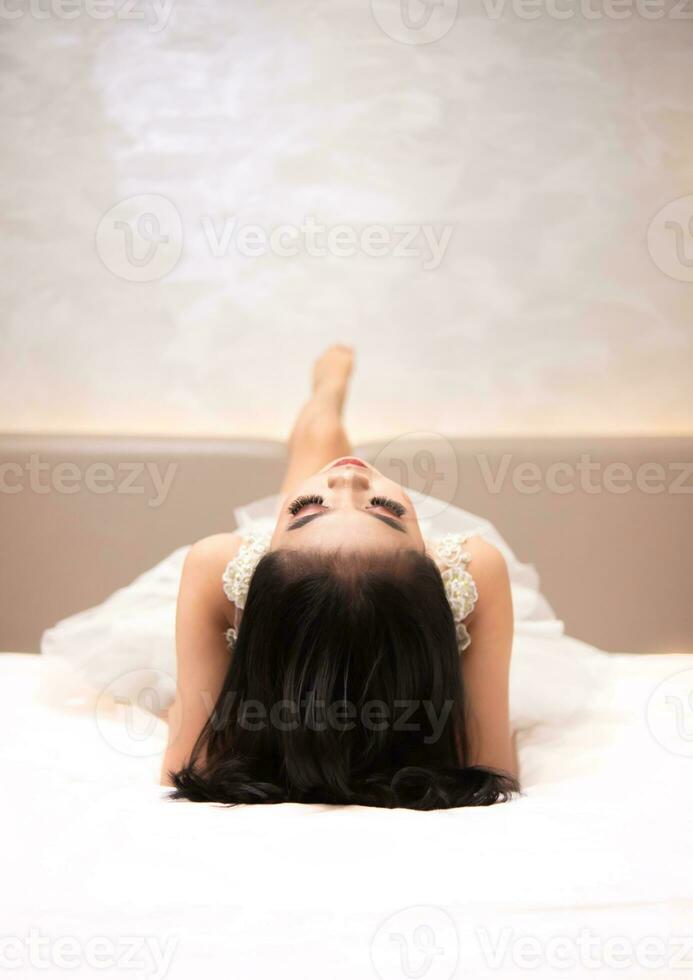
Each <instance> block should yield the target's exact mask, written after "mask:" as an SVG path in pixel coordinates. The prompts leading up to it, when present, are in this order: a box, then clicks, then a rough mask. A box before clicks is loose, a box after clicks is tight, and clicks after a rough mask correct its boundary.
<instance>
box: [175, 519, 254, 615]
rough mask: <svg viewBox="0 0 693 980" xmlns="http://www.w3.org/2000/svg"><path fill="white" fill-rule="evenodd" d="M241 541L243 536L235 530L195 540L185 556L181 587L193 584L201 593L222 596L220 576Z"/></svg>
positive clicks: (235, 553) (236, 552) (234, 554)
mask: <svg viewBox="0 0 693 980" xmlns="http://www.w3.org/2000/svg"><path fill="white" fill-rule="evenodd" d="M242 543H243V538H242V537H241V535H240V534H238V533H236V532H229V533H226V534H212V535H210V536H209V537H207V538H201V539H200V540H199V541H196V542H195V544H193V545H191V547H190V550H189V551H188V554H187V555H186V558H185V564H184V566H183V580H182V583H181V587H182V586H183V585H184V584H187V585H194V586H195V587H196V588H197V589H200V590H201V591H202V592H203V593H204V592H207V593H209V594H212V595H219V596H223V592H222V589H221V584H220V583H221V577H222V575H223V574H224V571H225V569H226V566H227V565H228V563H229V562H230V561H231V559H232V558H235V556H236V555H237V554H238V549H239V548H240V546H241V544H242ZM220 601H221V600H220Z"/></svg>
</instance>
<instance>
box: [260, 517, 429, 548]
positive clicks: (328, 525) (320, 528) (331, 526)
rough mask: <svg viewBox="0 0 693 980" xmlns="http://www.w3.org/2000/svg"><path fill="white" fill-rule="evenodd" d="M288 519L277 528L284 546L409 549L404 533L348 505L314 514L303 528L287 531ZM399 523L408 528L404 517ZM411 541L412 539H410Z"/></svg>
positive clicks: (283, 519) (409, 545) (282, 521)
mask: <svg viewBox="0 0 693 980" xmlns="http://www.w3.org/2000/svg"><path fill="white" fill-rule="evenodd" d="M288 520H289V519H286V518H281V519H280V522H279V526H278V528H277V530H278V532H279V534H280V535H281V538H282V546H283V547H287V548H302V547H311V548H320V549H322V548H325V549H332V548H336V547H339V548H340V549H344V548H346V549H348V550H353V551H361V550H371V549H372V547H373V546H374V545H376V546H377V547H379V548H381V547H389V548H401V547H408V548H411V543H409V544H407V543H406V535H404V534H402V532H401V531H397V530H395V528H392V527H388V525H387V524H384V523H383V522H382V521H380V520H378V519H377V518H375V517H373V516H372V515H370V514H367V513H366V512H365V511H363V510H359V509H357V508H353V509H352V508H350V509H348V510H338V511H337V510H335V511H330V512H328V513H325V514H322V515H321V516H320V517H316V519H315V520H313V521H310V523H308V524H305V525H304V526H303V527H300V528H295V529H294V530H292V531H290V530H289V529H288V527H287V524H288ZM402 523H403V524H404V526H405V529H406V528H407V523H408V522H407V519H406V518H404V519H403V520H402ZM410 541H411V539H410Z"/></svg>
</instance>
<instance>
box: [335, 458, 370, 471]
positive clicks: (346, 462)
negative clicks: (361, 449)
mask: <svg viewBox="0 0 693 980" xmlns="http://www.w3.org/2000/svg"><path fill="white" fill-rule="evenodd" d="M337 466H362V467H363V468H364V470H365V469H368V464H367V463H364V461H363V460H362V459H357V458H356V456H345V457H344V458H343V459H338V460H337V462H336V463H333V464H332V466H331V467H330V469H331V470H333V469H335V468H336V467H337Z"/></svg>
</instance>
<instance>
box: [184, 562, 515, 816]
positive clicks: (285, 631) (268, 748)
mask: <svg viewBox="0 0 693 980" xmlns="http://www.w3.org/2000/svg"><path fill="white" fill-rule="evenodd" d="M467 758H468V744H467V735H466V729H465V707H464V691H463V681H462V675H461V670H460V655H459V652H458V648H457V638H456V633H455V625H454V621H453V618H452V612H451V610H450V606H449V604H448V601H447V598H446V595H445V589H444V586H443V582H442V579H441V576H440V572H439V571H438V568H437V567H436V565H435V563H434V562H433V561H432V560H431V559H430V558H428V557H426V556H424V555H422V554H420V553H419V552H416V551H404V550H403V551H397V552H394V553H388V554H382V555H381V554H371V553H368V554H366V553H363V554H361V553H354V552H350V553H349V554H344V553H343V552H340V551H337V552H333V553H329V554H326V553H317V552H297V551H292V552H288V551H282V550H278V551H273V552H270V553H269V554H267V555H265V556H264V557H263V558H262V559H261V560H260V562H259V563H258V565H257V568H256V570H255V572H254V574H253V577H252V580H251V583H250V588H249V591H248V596H247V601H246V605H245V609H244V611H243V616H242V619H241V623H240V627H239V630H238V636H237V639H236V642H235V645H234V648H233V652H232V656H231V658H230V666H229V670H228V673H227V676H226V679H225V681H224V685H223V688H222V690H221V693H220V695H219V698H218V700H217V702H216V705H215V707H214V711H213V712H212V714H211V716H210V718H209V720H208V722H207V724H206V725H205V727H204V729H203V730H202V732H201V734H200V736H199V738H198V740H197V742H196V744H195V746H194V748H193V751H192V755H191V758H190V759H189V761H188V763H187V765H186V766H185V767H184V768H183V769H181V770H180V771H179V772H176V773H171V778H172V780H173V784H174V786H175V791H174V794H173V795H174V797H177V798H186V799H189V800H196V801H202V800H207V801H216V802H220V803H227V804H234V803H283V802H297V803H332V804H363V805H366V806H380V807H409V808H411V809H416V810H432V809H439V808H447V807H459V806H486V805H489V804H491V803H496V802H499V801H503V800H506V799H508V797H509V796H510V795H511V794H512V793H513V792H514V791H516V790H517V788H518V787H517V782H516V781H515V780H514V779H513V778H512V777H511V776H509V775H508V774H505V773H501V772H496V771H494V770H491V769H487V768H484V767H481V766H469V765H467Z"/></svg>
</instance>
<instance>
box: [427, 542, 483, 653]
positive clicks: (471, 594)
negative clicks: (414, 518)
mask: <svg viewBox="0 0 693 980" xmlns="http://www.w3.org/2000/svg"><path fill="white" fill-rule="evenodd" d="M470 537H471V535H469V534H446V535H445V537H444V538H440V539H439V540H438V541H436V542H435V555H436V563H437V565H438V567H439V568H440V573H441V576H442V579H443V585H444V586H445V594H446V595H447V597H448V602H449V603H450V608H451V609H452V618H453V619H454V620H455V630H456V632H457V645H458V647H459V650H460V653H461V652H462V651H463V650H466V649H467V647H468V646H469V644H470V643H471V642H472V638H471V637H470V635H469V631H468V629H467V627H466V626H465V624H464V620H465V619H466V618H467V616H469V614H470V613H471V612H472V610H473V609H474V606H475V605H476V603H477V600H478V598H479V593H478V592H477V588H476V582H475V581H474V579H473V578H472V576H471V574H470V573H469V572H468V571H467V565H468V564H469V562H470V561H471V560H472V556H471V554H470V553H469V552H468V551H467V550H466V549H465V548H464V545H465V544H466V543H467V541H468V539H469V538H470Z"/></svg>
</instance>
